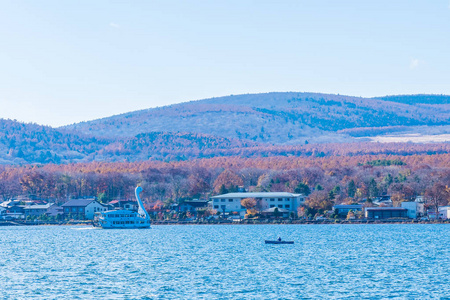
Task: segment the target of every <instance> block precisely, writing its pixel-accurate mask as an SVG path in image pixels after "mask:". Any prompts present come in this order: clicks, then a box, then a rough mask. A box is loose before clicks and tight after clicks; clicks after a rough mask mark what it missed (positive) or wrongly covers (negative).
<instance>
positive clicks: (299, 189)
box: [294, 182, 311, 196]
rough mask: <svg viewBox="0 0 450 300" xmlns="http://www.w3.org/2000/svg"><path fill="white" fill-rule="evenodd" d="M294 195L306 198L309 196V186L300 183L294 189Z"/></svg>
mask: <svg viewBox="0 0 450 300" xmlns="http://www.w3.org/2000/svg"><path fill="white" fill-rule="evenodd" d="M294 193H297V194H304V195H305V196H308V195H309V194H311V189H310V188H309V186H308V185H307V184H306V183H304V182H300V183H299V184H297V186H296V187H295V189H294Z"/></svg>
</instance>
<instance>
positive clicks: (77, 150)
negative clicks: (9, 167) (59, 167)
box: [0, 119, 111, 164]
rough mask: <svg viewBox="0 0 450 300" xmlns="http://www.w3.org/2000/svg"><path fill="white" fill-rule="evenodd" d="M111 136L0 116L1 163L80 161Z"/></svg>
mask: <svg viewBox="0 0 450 300" xmlns="http://www.w3.org/2000/svg"><path fill="white" fill-rule="evenodd" d="M109 143H111V140H108V139H103V138H98V137H94V136H87V135H83V134H80V135H79V134H77V133H75V132H72V131H68V130H60V129H54V128H52V127H49V126H41V125H37V124H25V123H21V122H17V121H13V120H5V119H0V164H4V163H7V164H9V163H61V162H69V161H79V160H83V159H84V158H86V157H87V156H88V155H90V154H93V153H95V152H96V151H98V150H100V149H102V148H103V147H105V146H106V145H108V144H109Z"/></svg>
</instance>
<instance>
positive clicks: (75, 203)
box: [61, 198, 108, 220]
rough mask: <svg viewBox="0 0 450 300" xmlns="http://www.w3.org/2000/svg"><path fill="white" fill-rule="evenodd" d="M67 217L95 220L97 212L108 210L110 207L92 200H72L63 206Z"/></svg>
mask: <svg viewBox="0 0 450 300" xmlns="http://www.w3.org/2000/svg"><path fill="white" fill-rule="evenodd" d="M61 207H62V208H63V214H64V216H65V217H69V216H70V217H72V218H75V219H88V220H93V219H94V214H95V213H96V212H102V211H106V210H108V206H106V205H104V204H101V203H100V202H97V201H96V200H95V199H94V198H91V199H72V200H69V201H67V202H66V203H64V204H63V205H61Z"/></svg>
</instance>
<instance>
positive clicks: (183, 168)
mask: <svg viewBox="0 0 450 300" xmlns="http://www.w3.org/2000/svg"><path fill="white" fill-rule="evenodd" d="M389 161H390V162H391V163H388V162H389ZM371 162H372V163H371ZM373 162H375V163H373ZM378 162H379V163H378ZM392 162H396V163H392ZM399 162H401V163H399ZM136 185H141V186H142V187H143V189H144V194H143V198H144V200H145V202H146V204H147V205H154V204H155V203H159V205H161V203H163V204H164V203H165V204H169V203H173V202H182V201H184V200H186V199H193V198H208V197H209V196H211V195H213V194H218V193H224V192H228V191H236V190H237V187H244V188H245V189H246V190H248V191H286V192H295V193H305V194H309V200H308V205H309V207H310V209H312V210H317V211H319V210H325V209H330V208H331V206H332V205H333V204H336V203H354V202H360V201H363V200H364V201H369V202H370V199H373V198H375V197H379V196H382V195H390V196H391V197H392V199H394V200H395V201H405V200H409V199H414V198H415V197H417V196H420V195H422V196H427V195H429V196H430V195H432V193H433V189H434V190H435V193H437V192H436V191H440V192H442V193H443V194H442V195H443V196H441V197H440V198H439V201H440V203H443V204H447V203H448V200H449V199H448V197H447V196H445V195H446V194H445V193H446V191H447V192H448V187H449V186H450V155H449V154H436V155H411V156H391V155H377V156H373V155H366V156H359V157H356V156H352V157H349V156H347V157H339V156H333V157H320V158H317V157H280V156H277V157H267V158H252V159H249V158H240V157H226V158H225V157H222V158H213V159H198V160H191V161H179V162H170V163H166V162H160V161H146V162H141V163H138V162H122V163H98V162H93V163H85V164H68V165H42V166H37V165H34V166H22V167H13V166H2V167H0V197H2V199H3V200H7V199H10V198H13V197H16V196H19V195H37V196H39V197H42V198H46V199H53V200H54V201H56V202H64V201H66V200H67V199H69V198H78V197H88V196H96V197H98V198H99V200H100V201H104V202H106V201H109V200H112V199H116V198H133V191H134V187H135V186H136ZM430 197H431V196H430ZM446 197H447V198H446Z"/></svg>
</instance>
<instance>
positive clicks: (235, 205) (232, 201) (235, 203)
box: [211, 192, 306, 216]
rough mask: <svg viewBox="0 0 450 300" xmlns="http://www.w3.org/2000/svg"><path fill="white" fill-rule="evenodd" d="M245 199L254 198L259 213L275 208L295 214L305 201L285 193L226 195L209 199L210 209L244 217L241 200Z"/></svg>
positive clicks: (296, 195)
mask: <svg viewBox="0 0 450 300" xmlns="http://www.w3.org/2000/svg"><path fill="white" fill-rule="evenodd" d="M245 198H254V199H255V200H256V201H257V202H258V204H259V206H258V209H259V210H261V211H263V210H265V209H268V208H274V207H277V208H282V209H286V210H289V211H293V212H297V209H298V207H299V206H300V205H302V204H303V203H304V202H305V200H306V197H305V196H304V195H303V194H292V193H286V192H261V193H228V194H223V195H218V196H214V197H211V202H212V208H213V209H216V210H218V211H220V212H225V213H229V212H231V211H236V212H238V213H239V214H240V215H241V216H244V215H245V212H246V208H245V207H243V206H242V205H241V200H242V199H245Z"/></svg>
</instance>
